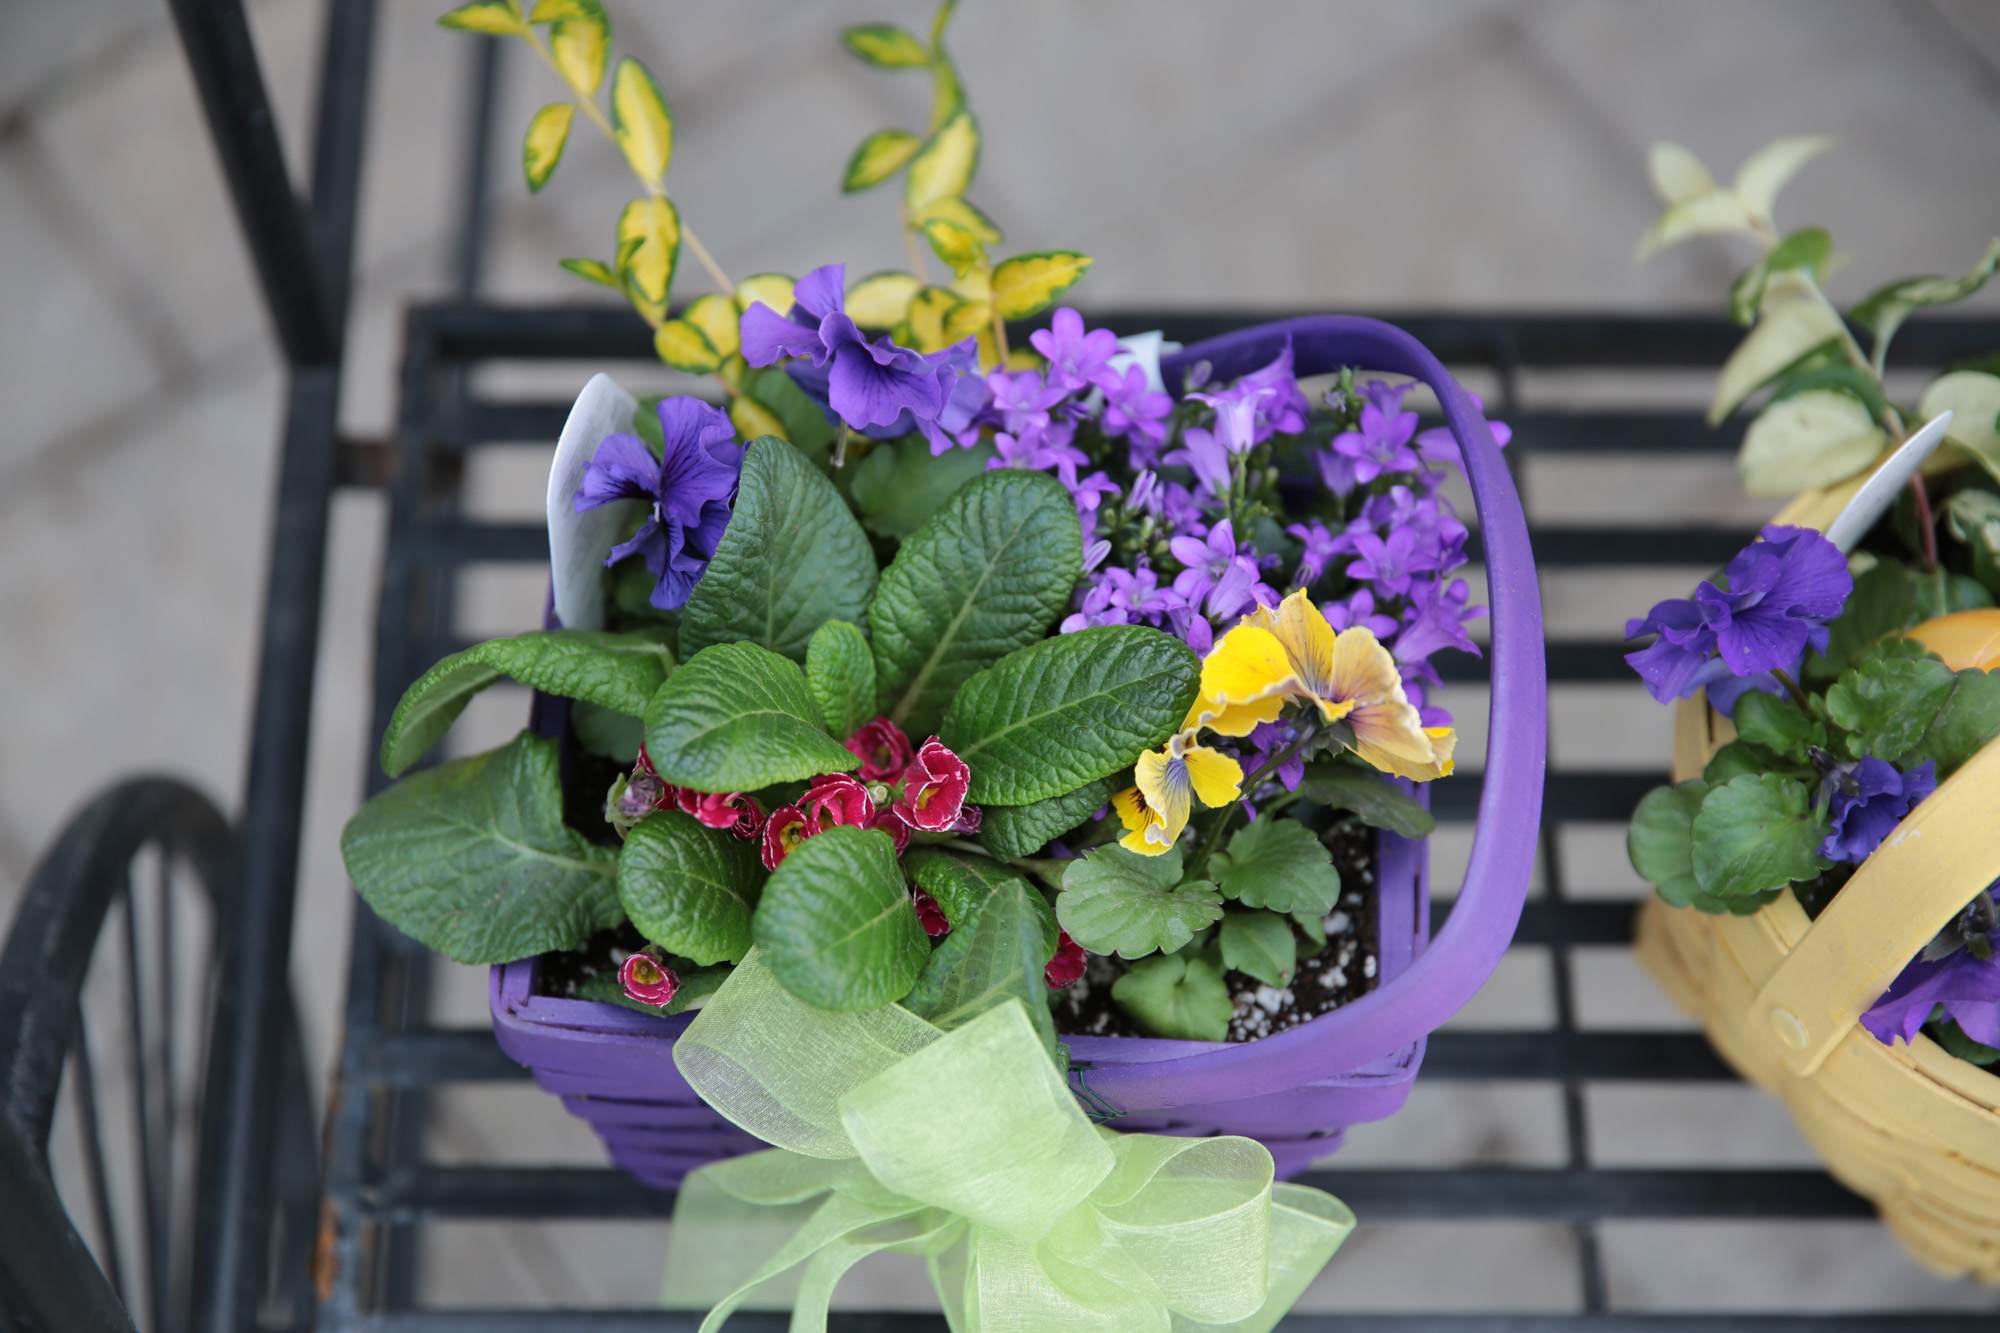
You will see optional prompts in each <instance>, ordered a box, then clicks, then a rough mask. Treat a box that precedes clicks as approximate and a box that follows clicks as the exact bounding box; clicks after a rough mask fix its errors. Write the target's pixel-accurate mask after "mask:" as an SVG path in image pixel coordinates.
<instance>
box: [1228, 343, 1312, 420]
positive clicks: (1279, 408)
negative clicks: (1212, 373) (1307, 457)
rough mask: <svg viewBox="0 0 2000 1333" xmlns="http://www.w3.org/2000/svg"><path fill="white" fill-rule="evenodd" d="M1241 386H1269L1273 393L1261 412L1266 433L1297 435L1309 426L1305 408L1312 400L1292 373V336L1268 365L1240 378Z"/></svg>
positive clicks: (1254, 388) (1258, 388)
mask: <svg viewBox="0 0 2000 1333" xmlns="http://www.w3.org/2000/svg"><path fill="white" fill-rule="evenodd" d="M1237 386H1238V387H1239V388H1243V387H1248V388H1249V389H1250V390H1251V391H1253V392H1255V391H1257V390H1262V389H1269V390H1271V393H1270V396H1269V397H1266V398H1262V399H1261V400H1260V403H1259V406H1258V409H1257V410H1258V415H1259V416H1260V417H1261V418H1262V419H1263V422H1264V424H1265V426H1266V427H1267V428H1268V429H1266V431H1265V432H1264V433H1265V434H1266V435H1268V434H1270V432H1271V431H1277V432H1279V433H1281V434H1284V435H1296V434H1298V433H1299V432H1300V431H1302V430H1304V429H1305V428H1306V412H1307V410H1308V409H1309V408H1310V407H1311V404H1309V403H1308V402H1306V396H1305V394H1304V393H1303V392H1301V391H1300V389H1299V381H1298V377H1297V376H1296V375H1294V374H1293V373H1292V339H1291V335H1290V334H1287V335H1285V350H1283V351H1282V352H1279V353H1278V355H1277V357H1276V358H1275V359H1273V360H1272V361H1271V363H1270V364H1269V365H1266V366H1262V367H1260V368H1258V369H1256V370H1253V371H1251V372H1250V373H1249V374H1248V375H1245V376H1244V377H1243V378H1242V379H1240V380H1238V381H1237Z"/></svg>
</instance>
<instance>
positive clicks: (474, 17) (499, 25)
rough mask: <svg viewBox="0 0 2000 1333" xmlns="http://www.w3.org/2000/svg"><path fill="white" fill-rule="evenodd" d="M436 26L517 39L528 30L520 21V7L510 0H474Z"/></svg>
mask: <svg viewBox="0 0 2000 1333" xmlns="http://www.w3.org/2000/svg"><path fill="white" fill-rule="evenodd" d="M438 26H439V27H440V28H456V29H458V30H459V31H460V32H488V33H492V34H493V35H494V36H496V37H518V36H519V35H520V34H522V33H524V32H526V31H527V30H528V25H527V24H526V23H525V22H523V21H522V19H521V9H520V6H519V5H516V4H514V3H512V0H475V3H473V4H469V5H460V6H459V7H458V8H457V9H454V10H452V11H451V12H450V13H449V14H446V15H445V16H444V17H443V18H441V19H439V20H438Z"/></svg>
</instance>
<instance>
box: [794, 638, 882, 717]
mask: <svg viewBox="0 0 2000 1333" xmlns="http://www.w3.org/2000/svg"><path fill="white" fill-rule="evenodd" d="M806 689H807V691H808V692H809V693H811V695H812V700H813V707H815V708H817V709H818V710H819V718H820V721H821V722H823V723H824V724H825V725H826V729H827V732H828V733H829V734H830V735H832V736H834V737H835V738H836V739H837V738H841V737H846V736H852V735H853V734H854V733H855V732H857V731H859V730H861V728H862V727H864V726H866V725H867V724H868V720H869V719H870V718H872V717H874V716H875V654H874V652H873V650H871V649H870V648H869V647H868V636H867V635H865V634H863V633H862V632H861V631H860V629H859V628H857V627H856V626H855V625H854V624H852V623H851V622H849V621H845V620H829V621H827V622H826V623H825V624H824V625H821V626H820V627H819V628H818V629H816V630H814V631H813V636H812V638H811V640H810V641H808V642H807V644H806Z"/></svg>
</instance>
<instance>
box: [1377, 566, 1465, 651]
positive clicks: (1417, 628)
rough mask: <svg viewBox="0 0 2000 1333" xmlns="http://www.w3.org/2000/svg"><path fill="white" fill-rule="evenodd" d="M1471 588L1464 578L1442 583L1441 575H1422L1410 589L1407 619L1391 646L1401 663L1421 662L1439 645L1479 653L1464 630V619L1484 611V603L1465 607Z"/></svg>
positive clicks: (1440, 647) (1438, 647) (1439, 647)
mask: <svg viewBox="0 0 2000 1333" xmlns="http://www.w3.org/2000/svg"><path fill="white" fill-rule="evenodd" d="M1471 596H1472V589H1471V588H1470V587H1468V586H1467V585H1466V582H1465V580H1464V579H1453V580H1452V581H1451V584H1450V585H1449V586H1448V587H1447V586H1443V580H1441V579H1425V580H1421V581H1419V582H1418V583H1417V584H1416V585H1415V586H1413V587H1412V588H1411V589H1410V610H1409V612H1408V613H1407V614H1408V623H1407V624H1405V625H1404V626H1403V628H1402V631H1401V632H1400V633H1399V634H1397V635H1396V642H1395V645H1394V646H1393V647H1392V648H1391V649H1390V652H1391V654H1392V655H1394V657H1395V659H1396V660H1397V661H1398V662H1401V663H1406V664H1407V663H1413V662H1422V661H1425V660H1427V659H1428V658H1429V657H1430V656H1431V654H1433V653H1435V652H1437V651H1438V650H1439V649H1442V648H1456V649H1458V650H1459V651H1460V652H1462V653H1471V654H1472V655H1473V656H1475V657H1477V656H1478V655H1479V645H1478V644H1476V643H1474V642H1473V641H1472V637H1471V636H1470V635H1469V634H1467V633H1466V632H1465V622H1466V621H1467V620H1469V619H1474V618H1476V617H1478V616H1480V615H1484V614H1485V612H1486V608H1485V607H1473V608H1470V610H1468V608H1467V606H1466V603H1467V602H1468V601H1470V600H1471Z"/></svg>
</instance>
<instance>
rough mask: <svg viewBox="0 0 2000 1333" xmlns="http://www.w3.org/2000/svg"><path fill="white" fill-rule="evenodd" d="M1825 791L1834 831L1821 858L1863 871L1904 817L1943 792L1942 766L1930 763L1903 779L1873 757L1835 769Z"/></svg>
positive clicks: (1915, 769)
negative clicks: (1939, 779)
mask: <svg viewBox="0 0 2000 1333" xmlns="http://www.w3.org/2000/svg"><path fill="white" fill-rule="evenodd" d="M1822 786H1823V789H1824V790H1825V791H1826V793H1827V794H1828V795H1829V796H1830V798H1831V804H1830V806H1829V813H1830V814H1831V815H1832V817H1833V831H1832V832H1830V833H1828V834H1827V835H1826V841H1825V842H1824V843H1821V844H1820V849H1819V854H1820V855H1821V856H1824V857H1828V858H1831V859H1832V860H1835V861H1847V862H1851V863H1853V864H1855V865H1859V864H1860V863H1861V862H1863V861H1865V860H1867V859H1868V856H1869V854H1870V853H1871V852H1873V851H1874V850H1875V849H1876V848H1877V847H1880V846H1881V845H1882V839H1884V838H1886V837H1888V836H1889V833H1890V831H1891V830H1893V829H1894V828H1895V827H1896V825H1898V824H1900V823H1902V822H1903V816H1905V815H1907V814H1909V813H1910V811H1912V810H1914V809H1915V808H1916V807H1917V805H1918V804H1919V803H1920V802H1921V801H1922V800H1923V799H1924V798H1925V797H1926V796H1929V795H1930V794H1931V793H1932V792H1934V791H1936V790H1937V764H1936V762H1935V761H1933V760H1929V759H1926V760H1925V761H1924V762H1923V763H1922V764H1920V765H1918V766H1917V767H1916V768H1913V769H1911V770H1910V771H1909V772H1907V773H1900V772H1898V771H1897V770H1896V766H1895V765H1894V764H1891V763H1890V762H1889V761H1888V760H1886V759H1877V758H1876V757H1875V756H1874V755H1868V756H1866V757H1864V758H1863V759H1861V760H1860V761H1858V762H1856V763H1854V764H1836V765H1834V766H1833V768H1832V770H1831V771H1830V772H1828V773H1827V775H1826V778H1825V780H1824V782H1823V784H1822Z"/></svg>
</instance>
